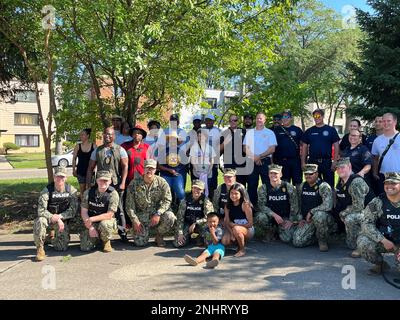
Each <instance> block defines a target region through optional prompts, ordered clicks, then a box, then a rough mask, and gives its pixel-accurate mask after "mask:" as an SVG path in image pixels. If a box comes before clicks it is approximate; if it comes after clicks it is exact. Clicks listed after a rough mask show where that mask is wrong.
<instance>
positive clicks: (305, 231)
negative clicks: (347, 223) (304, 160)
mask: <svg viewBox="0 0 400 320" xmlns="http://www.w3.org/2000/svg"><path fill="white" fill-rule="evenodd" d="M304 176H305V180H306V181H305V182H303V183H302V184H301V185H300V188H299V193H300V197H299V198H300V213H301V215H302V220H301V221H300V222H299V224H298V226H297V227H296V230H295V231H294V234H293V245H294V246H295V247H305V246H308V245H311V244H312V243H313V242H314V239H315V235H316V237H317V239H318V245H319V250H320V251H328V236H329V226H332V225H333V224H334V220H333V217H332V215H331V213H330V211H331V210H332V207H333V194H332V188H331V186H330V185H329V184H328V183H327V182H323V181H322V180H321V179H319V178H318V165H316V164H306V165H305V166H304Z"/></svg>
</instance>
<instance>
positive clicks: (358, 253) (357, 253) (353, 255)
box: [351, 249, 361, 258]
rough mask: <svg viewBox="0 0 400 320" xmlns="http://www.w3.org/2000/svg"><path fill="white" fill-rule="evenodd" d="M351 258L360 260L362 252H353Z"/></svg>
mask: <svg viewBox="0 0 400 320" xmlns="http://www.w3.org/2000/svg"><path fill="white" fill-rule="evenodd" d="M351 257H352V258H360V257H361V253H360V251H358V249H356V250H353V252H352V253H351Z"/></svg>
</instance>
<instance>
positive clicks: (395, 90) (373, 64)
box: [349, 0, 400, 120]
mask: <svg viewBox="0 0 400 320" xmlns="http://www.w3.org/2000/svg"><path fill="white" fill-rule="evenodd" d="M367 2H368V4H369V5H370V6H371V7H372V9H373V13H369V12H364V11H361V10H357V21H358V23H359V25H360V27H361V29H362V30H363V31H364V32H365V33H366V37H365V39H363V40H362V41H360V48H361V62H360V63H359V64H355V63H353V64H350V65H349V70H350V71H351V72H352V73H353V74H354V76H353V78H352V81H351V83H350V85H349V90H350V91H351V93H352V95H353V96H354V97H360V102H359V103H357V104H356V105H355V106H353V107H352V108H351V109H350V111H351V113H352V114H353V115H356V116H360V117H362V118H363V119H366V120H373V119H374V118H375V117H376V116H378V115H382V114H383V113H385V112H392V113H395V114H397V115H398V116H400V41H399V40H400V20H399V17H400V2H399V1H397V0H379V1H377V0H374V1H372V0H369V1H367Z"/></svg>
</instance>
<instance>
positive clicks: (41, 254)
mask: <svg viewBox="0 0 400 320" xmlns="http://www.w3.org/2000/svg"><path fill="white" fill-rule="evenodd" d="M44 258H46V252H44V248H43V246H39V247H38V248H37V253H36V261H43V260H44Z"/></svg>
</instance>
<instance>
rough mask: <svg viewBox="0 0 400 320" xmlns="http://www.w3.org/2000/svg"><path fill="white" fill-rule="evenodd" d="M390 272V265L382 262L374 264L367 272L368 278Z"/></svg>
mask: <svg viewBox="0 0 400 320" xmlns="http://www.w3.org/2000/svg"><path fill="white" fill-rule="evenodd" d="M385 270H390V265H389V264H388V263H387V262H386V261H383V263H378V264H374V266H373V267H372V268H371V269H369V270H368V274H369V275H370V276H373V275H379V274H382V271H385Z"/></svg>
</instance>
